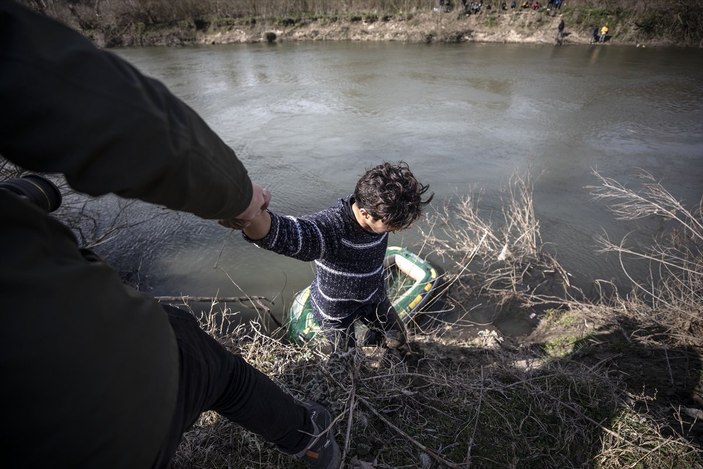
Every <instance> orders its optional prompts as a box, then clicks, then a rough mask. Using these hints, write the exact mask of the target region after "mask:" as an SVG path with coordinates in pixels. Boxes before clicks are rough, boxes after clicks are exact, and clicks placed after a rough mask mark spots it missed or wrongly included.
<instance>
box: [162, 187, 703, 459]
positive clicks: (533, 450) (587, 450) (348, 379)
mask: <svg viewBox="0 0 703 469" xmlns="http://www.w3.org/2000/svg"><path fill="white" fill-rule="evenodd" d="M601 182H602V184H601V186H599V187H600V188H599V189H597V190H596V191H595V192H596V193H597V194H598V196H599V197H601V198H602V199H603V200H606V201H610V202H615V203H614V205H613V206H614V209H615V210H616V212H618V213H620V214H621V215H626V216H627V215H628V214H630V215H632V214H637V216H651V215H653V214H655V215H657V216H659V215H666V216H667V218H668V219H669V220H670V221H672V222H673V224H678V225H679V227H678V228H677V230H674V229H673V227H672V229H671V230H669V231H668V233H669V234H670V237H669V241H666V240H665V238H662V237H660V238H659V239H658V242H656V243H655V244H654V247H651V248H647V249H645V250H644V251H640V250H639V248H637V247H625V244H622V243H617V244H615V243H610V244H608V243H606V244H605V247H606V249H613V250H616V251H617V252H620V253H621V254H622V255H623V256H625V254H627V255H632V254H633V253H638V252H640V253H642V254H641V255H643V256H645V257H646V258H647V259H648V260H650V261H651V262H653V263H654V264H655V265H661V268H660V269H659V268H657V269H653V271H655V272H657V273H658V274H659V275H658V276H657V281H654V279H649V280H647V281H641V283H639V284H638V286H637V287H636V290H635V291H637V290H639V292H640V293H639V294H632V295H630V296H627V297H616V298H615V299H614V301H612V302H609V303H606V302H602V301H600V302H588V301H585V300H582V301H576V300H575V299H574V298H573V296H572V295H568V294H567V295H564V297H563V298H562V301H561V302H559V306H560V308H559V309H551V310H548V311H546V313H545V314H544V316H543V318H542V321H541V323H540V325H539V326H538V328H537V330H535V331H534V332H533V333H532V335H531V336H530V337H529V338H527V339H526V340H524V341H522V343H521V344H519V345H517V344H515V343H511V341H510V340H504V341H502V340H500V339H501V338H500V337H499V336H496V335H495V334H494V333H484V334H479V335H477V336H476V337H474V338H472V339H462V338H459V336H458V335H456V334H447V330H450V329H452V328H461V326H462V325H461V324H455V325H451V324H445V325H444V327H442V328H440V329H438V330H436V333H434V334H433V333H430V332H428V331H427V330H424V331H423V329H420V328H417V327H413V328H412V333H411V344H412V348H413V350H414V355H413V356H412V357H411V358H410V359H406V360H405V361H402V360H400V358H399V357H397V356H395V355H393V354H392V353H384V351H382V350H376V349H370V348H367V349H363V350H359V351H355V352H353V353H351V354H348V355H332V356H329V355H328V354H326V353H325V352H324V344H320V343H311V344H309V346H306V347H297V346H292V345H290V344H287V343H285V342H282V341H280V340H276V339H273V338H272V337H271V335H270V334H268V333H264V332H262V328H261V327H259V326H257V325H256V323H254V324H251V325H250V326H249V327H246V328H245V327H244V326H240V327H239V328H237V329H236V330H235V331H234V332H232V333H224V331H223V329H221V328H219V327H218V326H217V325H216V324H214V323H211V325H210V330H211V333H212V334H213V335H215V336H216V337H218V338H219V340H220V341H221V342H222V343H223V344H225V346H227V347H228V348H229V349H230V350H232V351H233V352H235V353H240V354H242V355H243V356H244V357H245V358H246V359H247V360H248V361H249V362H250V363H251V364H253V365H254V366H255V367H257V368H259V369H260V370H262V371H263V372H265V373H266V374H268V375H269V376H270V377H272V379H274V380H275V381H276V382H277V383H278V384H279V385H280V386H281V387H283V388H284V389H286V390H287V391H288V392H290V393H291V394H292V395H294V396H295V397H297V398H300V399H314V400H317V401H320V402H323V403H324V404H325V405H327V406H328V407H329V409H330V410H331V411H332V413H333V414H334V415H335V416H336V418H337V424H338V425H337V427H338V431H337V435H336V437H337V441H338V442H339V444H340V446H341V447H342V449H343V464H344V467H349V468H364V469H366V468H388V467H393V468H396V467H412V468H418V467H420V468H430V467H465V468H468V467H478V468H531V467H539V468H567V467H568V468H571V467H574V468H575V467H593V468H608V469H610V468H613V469H615V468H618V469H619V468H657V469H658V468H672V469H673V468H693V469H696V468H703V456H702V453H701V442H702V441H703V438H702V435H703V425H702V424H701V419H703V411H701V407H703V397H701V396H702V394H701V389H702V386H701V350H702V349H701V340H703V339H701V334H700V321H701V315H700V305H701V301H700V300H701V298H700V295H701V293H702V292H703V290H702V289H701V288H700V283H698V282H699V281H700V276H699V273H700V270H699V269H700V264H701V257H700V242H699V241H700V238H699V235H700V233H701V231H700V222H701V216H700V215H701V214H700V211H699V210H698V211H688V210H686V209H685V208H684V207H683V206H682V205H680V204H678V205H677V203H676V202H675V201H674V200H673V199H672V198H670V196H669V195H668V193H666V192H662V188H661V187H660V186H658V185H657V184H656V183H653V185H648V184H649V183H645V185H644V193H642V192H637V191H630V190H628V189H626V188H623V187H621V186H619V185H618V184H617V183H615V182H614V181H612V180H608V179H605V178H602V179H601ZM650 182H651V181H650ZM530 187H531V186H530V184H529V182H528V181H527V180H525V179H519V178H514V179H513V180H512V181H511V183H510V188H509V189H508V190H506V198H505V200H506V207H507V208H506V209H505V210H504V211H503V212H502V216H501V219H500V222H498V223H496V224H493V223H490V222H488V221H486V220H485V219H483V218H482V217H481V216H480V214H479V213H478V212H477V209H476V207H477V206H478V204H477V203H476V201H475V200H472V199H465V200H463V201H462V202H461V203H460V204H459V208H458V209H457V210H455V211H451V210H449V209H448V210H447V211H445V212H444V213H443V214H442V215H441V216H440V217H439V219H438V220H435V223H434V224H433V225H432V228H431V230H430V233H431V236H434V237H435V238H436V239H435V240H434V241H433V242H434V243H438V242H440V240H439V239H438V238H439V236H438V235H440V234H445V235H447V239H444V241H441V243H443V244H441V246H444V249H445V254H447V255H448V256H449V257H450V258H451V259H454V261H455V263H456V265H455V268H454V269H451V271H450V273H449V274H450V275H451V278H450V279H449V280H450V281H449V282H448V283H447V285H448V286H449V287H448V288H449V289H450V295H449V296H452V295H453V296H454V297H455V301H456V302H457V304H458V303H459V300H460V298H462V297H463V299H464V302H466V303H470V302H471V301H473V297H476V296H481V297H482V298H483V299H484V301H501V298H503V297H504V296H509V297H511V298H512V299H513V300H512V301H514V302H517V303H518V304H520V303H523V304H534V303H535V302H537V303H540V304H544V303H549V302H552V303H554V297H553V296H552V295H551V294H544V293H543V291H542V290H540V289H539V288H536V287H535V286H534V284H532V283H531V280H532V279H533V278H535V277H538V276H539V275H541V274H538V272H539V271H540V269H555V267H554V266H555V262H556V261H555V260H554V259H552V258H550V257H549V256H545V255H544V253H542V251H541V246H540V243H541V241H540V239H539V232H538V227H539V224H538V223H537V221H536V219H535V218H534V211H533V210H532V208H531V197H530V194H531V189H530ZM647 194H649V195H647ZM653 202H657V204H658V205H657V207H658V208H657V210H656V211H654V212H653V211H652V207H653V205H652V203H653ZM666 207H668V209H666ZM453 243H456V245H455V244H453ZM665 246H666V248H665ZM505 252H510V255H506V256H501V253H505ZM623 263H624V264H625V262H623ZM469 266H470V268H469ZM526 266H527V267H526ZM555 270H556V269H555ZM470 271H471V275H469V272H470ZM496 271H498V272H499V273H496ZM476 272H478V274H477V273H476ZM528 273H529V275H528ZM555 275H556V274H555ZM633 280H637V279H633ZM562 282H563V283H561V284H560V285H561V288H562V289H563V290H562V291H564V292H566V293H569V291H568V283H567V282H566V281H565V280H563V281H562ZM526 283H527V285H526ZM564 285H567V287H564ZM501 289H502V291H501ZM457 292H459V293H457ZM643 293H644V294H643ZM462 295H463V296H462ZM696 308H698V309H696ZM218 314H220V313H218ZM225 314H233V313H231V311H229V310H227V311H225ZM211 316H212V311H210V314H206V315H205V316H204V317H205V318H207V317H211ZM174 467H176V468H186V467H188V468H219V467H258V468H274V467H302V466H301V465H300V464H299V463H298V462H297V461H293V460H291V459H290V458H289V457H288V456H285V455H281V454H280V453H278V452H277V451H276V450H275V449H274V448H273V447H272V446H271V445H270V444H268V443H266V442H264V441H263V440H261V439H260V438H258V437H256V436H254V435H251V434H249V433H248V432H246V431H244V430H242V429H241V428H240V427H238V426H237V425H234V424H231V423H229V422H226V421H223V419H221V418H220V417H218V416H217V415H215V414H212V413H208V414H205V415H204V416H203V418H202V419H201V421H200V422H199V423H198V425H196V427H195V428H194V429H192V430H191V431H190V432H188V433H187V434H186V435H185V436H184V441H183V444H182V445H181V447H180V449H179V452H178V454H177V457H176V459H175V461H174Z"/></svg>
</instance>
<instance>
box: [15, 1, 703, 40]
mask: <svg viewBox="0 0 703 469" xmlns="http://www.w3.org/2000/svg"><path fill="white" fill-rule="evenodd" d="M25 3H28V4H30V5H31V6H33V7H34V8H35V9H38V10H40V11H43V12H44V13H45V14H47V15H49V16H53V17H55V18H57V19H59V20H61V21H63V22H64V23H66V24H68V25H69V26H71V27H73V28H74V29H77V30H79V31H81V32H82V33H83V34H85V35H86V36H88V37H89V38H91V39H92V40H93V41H94V42H95V43H96V44H98V45H100V46H101V47H135V46H180V45H193V44H227V43H254V42H283V41H340V40H344V41H401V42H415V43H432V42H444V43H459V42H501V43H537V44H554V43H555V41H556V36H557V27H558V25H559V23H560V22H561V21H562V20H563V21H564V23H565V30H564V32H565V34H564V37H563V41H562V43H563V44H564V45H568V44H587V43H590V42H591V41H592V38H593V31H594V29H595V28H600V27H601V26H603V25H604V24H608V27H609V33H608V36H609V37H608V41H607V42H606V43H607V44H623V45H642V46H645V45H649V46H654V45H678V46H694V47H701V46H703V5H700V4H699V2H695V1H688V0H685V1H681V2H677V3H676V5H670V4H667V3H664V4H662V5H659V4H658V2H650V3H648V4H647V6H645V7H642V6H641V5H639V3H640V2H620V3H623V4H625V3H632V5H630V6H629V7H625V6H617V7H615V6H611V7H600V6H592V5H590V3H593V2H588V1H584V0H581V1H577V0H574V1H572V2H569V3H567V4H566V5H565V6H563V7H561V8H559V9H555V8H554V7H552V8H546V7H544V6H541V7H539V8H538V9H533V8H520V7H519V6H518V7H517V8H510V7H509V6H506V8H505V9H503V8H501V6H500V3H499V2H497V1H496V2H491V1H487V2H485V3H484V6H483V8H482V9H481V10H480V12H479V13H477V14H466V13H465V12H464V9H463V8H462V7H461V4H460V3H457V4H456V5H454V7H453V8H452V9H451V10H449V11H439V9H438V8H434V9H433V8H431V7H429V6H427V5H426V3H423V5H424V6H423V7H422V8H418V7H412V8H407V9H399V8H395V9H391V8H388V7H387V8H381V6H383V5H384V4H380V5H375V2H367V3H369V5H366V7H367V8H366V9H359V11H358V12H349V11H347V10H344V11H340V10H339V9H335V8H333V7H334V5H333V4H334V2H332V5H331V6H330V5H326V6H325V8H324V9H323V8H318V9H315V10H313V11H315V13H311V12H309V11H310V10H303V9H301V10H300V11H297V12H296V11H295V9H294V8H287V9H286V10H281V11H279V10H273V9H271V10H270V11H271V12H273V13H272V14H271V13H269V14H266V13H267V12H268V11H269V10H266V9H265V8H260V9H259V10H256V9H253V10H251V11H249V10H247V9H246V8H245V7H241V8H240V9H239V10H236V11H235V10H233V11H229V10H223V9H222V8H223V7H221V6H220V5H219V4H216V5H210V4H209V3H208V2H204V3H203V4H202V5H201V6H200V8H199V9H197V10H188V9H186V8H184V7H181V9H178V8H177V6H176V5H170V4H163V5H162V4H161V3H159V2H158V1H155V2H149V3H144V4H143V5H142V3H138V4H135V3H125V4H122V3H120V2H113V3H109V4H107V3H100V2H90V3H88V2H83V1H81V0H78V1H75V2H67V3H65V4H64V3H63V2H61V4H56V3H53V2H48V4H47V2H45V1H37V0H34V1H25ZM236 3H237V2H233V5H234V4H236ZM405 3H408V2H405ZM600 3H602V2H600ZM108 5H109V7H108ZM508 5H509V3H508ZM518 5H519V4H518ZM638 5H639V6H638ZM374 6H377V7H378V8H371V7H374ZM406 6H407V5H406ZM108 8H111V9H108ZM276 13H278V14H276Z"/></svg>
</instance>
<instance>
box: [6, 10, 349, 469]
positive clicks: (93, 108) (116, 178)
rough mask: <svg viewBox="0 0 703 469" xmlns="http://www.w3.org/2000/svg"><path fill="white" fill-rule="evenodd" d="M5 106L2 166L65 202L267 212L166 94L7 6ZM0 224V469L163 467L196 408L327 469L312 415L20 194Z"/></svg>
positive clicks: (328, 439)
mask: <svg viewBox="0 0 703 469" xmlns="http://www.w3.org/2000/svg"><path fill="white" fill-rule="evenodd" d="M0 109H2V112H0V154H2V155H3V156H4V157H5V158H7V159H8V160H10V161H11V162H13V163H15V164H17V165H19V166H21V167H23V168H25V169H28V170H33V171H43V172H50V173H62V174H64V175H65V176H66V179H67V181H68V183H69V184H70V185H71V186H72V187H73V188H75V189H76V190H78V191H81V192H84V193H87V194H90V195H102V194H107V193H110V192H112V193H115V194H117V195H120V196H122V197H129V198H137V199H141V200H143V201H146V202H150V203H155V204H159V205H163V206H166V207H168V208H171V209H174V210H183V211H187V212H191V213H194V214H195V215H198V216H200V217H203V218H207V219H227V220H233V221H234V220H236V221H237V222H240V223H246V222H249V221H251V220H253V219H255V218H256V217H258V216H259V214H260V213H261V212H262V211H263V210H265V209H266V207H267V206H268V202H269V196H268V194H266V193H265V192H264V191H263V190H262V189H261V187H260V186H258V185H257V184H253V183H252V182H251V180H250V179H249V176H248V175H247V171H246V169H245V168H244V166H243V165H242V163H241V162H240V161H239V160H238V159H237V157H236V155H235V154H234V152H233V151H232V150H231V149H230V148H229V147H228V146H227V145H226V144H225V143H224V142H223V141H222V140H221V139H220V138H219V137H218V136H217V135H216V134H215V133H214V132H213V131H212V130H211V129H210V128H209V127H208V126H207V124H206V123H205V122H204V121H203V120H202V119H201V118H200V117H199V116H198V115H197V114H196V113H195V112H194V111H193V110H192V109H190V108H189V107H188V106H187V105H185V104H184V103H183V102H181V101H180V100H179V99H177V98H176V97H175V96H173V95H172V94H171V93H170V92H169V91H168V90H167V89H166V87H165V86H164V85H163V84H161V83H160V82H158V81H156V80H153V79H150V78H147V77H145V76H144V75H142V74H141V73H140V72H139V71H137V70H136V69H135V68H134V67H132V66H131V65H129V64H128V63H127V62H125V61H124V60H122V59H120V58H118V57H117V56H116V55H113V54H111V53H109V52H105V51H101V50H99V49H97V48H96V47H94V46H93V45H92V44H91V43H90V42H89V41H88V40H87V39H85V38H84V37H82V36H81V35H80V34H78V33H76V32H74V31H72V30H70V29H69V28H67V27H65V26H63V25H61V24H60V23H58V22H56V21H53V20H51V19H48V18H46V17H43V16H41V15H38V14H35V13H33V12H31V11H30V10H28V9H26V8H25V7H23V6H20V5H19V4H17V3H15V2H14V1H10V0H5V1H2V2H0ZM0 219H1V220H2V227H1V228H0V250H1V252H0V259H2V261H1V262H0V298H2V304H3V307H2V319H1V320H0V321H1V322H0V370H1V371H2V379H3V384H2V386H0V413H1V414H2V418H3V425H2V429H1V430H0V467H3V468H46V467H58V468H125V469H135V468H151V467H156V468H166V467H168V466H169V461H170V459H171V458H172V456H173V455H174V453H175V452H176V448H177V446H178V443H179V441H180V439H181V436H182V434H183V432H184V431H185V430H186V429H187V428H188V427H190V426H191V425H192V424H193V423H194V422H195V421H196V420H197V418H198V417H199V415H200V414H201V412H203V411H205V410H215V411H217V412H219V413H220V414H222V415H223V416H225V417H227V418H228V419H230V420H232V421H233V422H237V423H238V424H240V425H242V426H243V427H245V428H247V429H248V430H251V431H252V432H255V433H258V434H259V435H261V436H263V437H264V438H265V439H266V440H268V441H270V442H272V443H274V444H275V445H276V446H277V447H278V448H279V449H280V450H281V451H284V452H286V453H288V454H291V455H294V456H296V457H298V458H301V459H303V460H304V461H306V462H307V463H308V465H309V466H310V467H314V468H317V467H321V468H337V467H338V466H339V457H340V455H339V447H338V446H337V444H336V443H335V441H334V433H335V431H334V427H333V426H331V423H332V419H331V416H330V414H329V412H327V410H326V409H325V408H324V407H322V406H321V405H319V404H316V403H314V402H306V403H301V402H298V401H296V400H294V399H293V397H291V396H290V395H289V394H287V393H285V392H284V391H282V390H281V389H280V388H279V387H278V386H277V385H276V384H274V383H273V382H272V381H271V380H270V379H269V378H267V377H266V376H264V375H263V374H262V373H261V372H259V371H257V370H256V369H254V368H253V367H252V366H251V365H249V364H248V363H247V362H246V361H244V359H243V358H242V357H241V356H239V355H234V354H232V353H229V352H228V351H227V350H225V349H224V347H222V345H220V344H219V343H218V342H217V341H215V340H214V339H213V338H211V337H210V336H208V335H207V334H205V333H204V332H203V331H202V330H201V329H200V327H199V325H198V323H197V321H196V319H195V318H194V317H193V316H192V315H191V314H189V313H188V312H185V311H183V310H180V309H178V308H175V307H170V306H161V305H160V304H159V303H157V302H156V301H155V300H154V299H153V298H150V297H149V296H147V295H145V294H143V293H140V292H138V291H136V290H134V289H133V288H130V287H128V286H125V285H123V284H122V282H121V281H120V278H119V276H118V274H117V273H116V272H115V271H114V270H112V269H111V268H110V267H109V266H108V265H106V264H105V263H104V262H103V261H101V260H100V259H99V258H98V257H97V256H96V255H95V254H93V253H91V252H89V251H87V250H84V249H81V248H80V246H78V244H77V241H76V239H75V237H74V236H73V234H72V232H71V231H70V230H69V229H68V228H67V227H66V226H64V225H63V224H61V223H60V222H59V221H57V220H56V219H54V218H53V217H52V216H50V215H49V214H48V213H47V212H45V211H43V210H42V209H41V208H40V207H38V206H36V205H33V204H32V203H31V202H30V201H28V199H26V198H23V197H20V196H18V195H16V194H15V193H14V192H12V191H9V190H4V189H3V190H0ZM327 428H331V430H330V431H325V430H326V429H327Z"/></svg>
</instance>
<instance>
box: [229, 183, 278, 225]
mask: <svg viewBox="0 0 703 469" xmlns="http://www.w3.org/2000/svg"><path fill="white" fill-rule="evenodd" d="M251 188H252V195H251V202H250V203H249V207H247V209H246V210H244V211H243V212H242V213H240V214H239V215H237V216H236V217H234V218H228V219H225V220H219V221H218V223H219V224H220V225H222V226H225V227H227V228H232V229H234V230H242V229H244V228H246V227H247V226H249V225H250V224H251V222H252V221H253V220H254V219H255V218H256V217H258V216H260V215H261V214H262V213H264V212H265V211H266V209H267V208H268V206H269V203H270V202H271V192H269V191H268V190H267V189H264V188H263V187H261V186H260V185H258V184H255V183H252V185H251Z"/></svg>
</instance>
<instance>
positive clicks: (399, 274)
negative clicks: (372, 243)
mask: <svg viewBox="0 0 703 469" xmlns="http://www.w3.org/2000/svg"><path fill="white" fill-rule="evenodd" d="M384 271H385V279H386V292H387V293H388V298H389V299H390V300H391V303H392V304H393V306H394V307H395V309H396V311H398V315H399V316H400V319H402V321H403V322H404V323H408V322H409V321H410V320H411V319H412V318H413V317H414V316H415V315H416V314H417V313H419V312H421V311H422V310H423V308H424V307H425V306H427V304H428V303H429V302H430V300H431V299H432V298H433V297H434V296H435V295H436V294H437V292H438V289H439V286H440V272H439V271H438V269H437V268H435V267H434V266H432V265H431V264H430V263H429V262H427V261H426V260H424V259H422V258H420V257H419V256H417V255H416V254H414V253H412V252H410V251H408V250H407V249H405V248H402V247H398V246H389V247H388V249H387V250H386V259H385V261H384ZM287 326H288V337H289V338H290V339H291V340H293V341H295V342H299V343H300V342H305V341H307V340H310V339H311V338H313V337H314V336H315V334H317V333H318V332H320V326H319V325H318V324H317V322H316V321H315V319H314V317H313V314H312V308H311V306H310V287H307V288H306V289H304V290H303V291H301V292H300V293H298V294H297V295H296V296H295V298H294V299H293V304H292V305H291V307H290V310H289V316H288V324H287Z"/></svg>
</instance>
